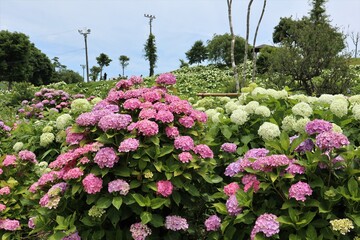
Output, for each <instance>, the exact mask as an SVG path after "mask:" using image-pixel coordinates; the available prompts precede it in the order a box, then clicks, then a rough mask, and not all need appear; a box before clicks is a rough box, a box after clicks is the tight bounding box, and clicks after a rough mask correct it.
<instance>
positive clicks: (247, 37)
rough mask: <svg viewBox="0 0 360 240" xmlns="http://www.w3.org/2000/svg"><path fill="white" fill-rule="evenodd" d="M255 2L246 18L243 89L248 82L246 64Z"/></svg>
mask: <svg viewBox="0 0 360 240" xmlns="http://www.w3.org/2000/svg"><path fill="white" fill-rule="evenodd" d="M253 1H254V0H250V2H249V5H248V9H247V16H246V38H245V52H244V67H243V82H242V84H241V85H242V87H244V86H245V82H246V62H247V58H248V54H247V52H248V47H249V46H248V41H249V31H250V30H249V29H250V12H251V4H252V3H253Z"/></svg>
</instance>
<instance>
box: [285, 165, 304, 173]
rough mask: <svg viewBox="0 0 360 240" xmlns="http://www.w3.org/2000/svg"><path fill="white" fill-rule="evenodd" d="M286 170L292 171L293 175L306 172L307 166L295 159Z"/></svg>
mask: <svg viewBox="0 0 360 240" xmlns="http://www.w3.org/2000/svg"><path fill="white" fill-rule="evenodd" d="M285 172H287V173H290V174H292V175H294V176H295V175H296V174H304V173H305V167H303V166H301V165H299V164H296V162H295V161H291V162H290V164H289V166H288V167H287V168H286V169H285Z"/></svg>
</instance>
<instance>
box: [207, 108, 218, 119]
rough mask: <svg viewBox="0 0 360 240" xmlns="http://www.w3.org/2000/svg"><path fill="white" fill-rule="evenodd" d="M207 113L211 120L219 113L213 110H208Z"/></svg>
mask: <svg viewBox="0 0 360 240" xmlns="http://www.w3.org/2000/svg"><path fill="white" fill-rule="evenodd" d="M205 113H206V115H207V116H208V118H211V117H212V116H213V115H214V114H216V113H217V111H216V110H215V109H213V108H211V109H208V110H206V111H205Z"/></svg>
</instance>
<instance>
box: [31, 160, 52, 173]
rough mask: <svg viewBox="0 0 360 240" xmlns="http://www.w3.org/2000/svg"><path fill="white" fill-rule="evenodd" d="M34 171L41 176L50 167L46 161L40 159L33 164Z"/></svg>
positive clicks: (48, 170)
mask: <svg viewBox="0 0 360 240" xmlns="http://www.w3.org/2000/svg"><path fill="white" fill-rule="evenodd" d="M34 171H35V174H36V175H37V176H39V177H41V176H42V175H43V174H44V173H48V172H50V171H51V169H50V168H48V163H47V162H45V161H41V162H39V163H37V164H35V167H34Z"/></svg>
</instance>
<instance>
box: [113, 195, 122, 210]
mask: <svg viewBox="0 0 360 240" xmlns="http://www.w3.org/2000/svg"><path fill="white" fill-rule="evenodd" d="M111 203H112V205H113V206H114V207H115V208H116V209H117V210H119V209H120V207H121V204H122V198H121V197H120V196H116V197H113V200H112V202H111Z"/></svg>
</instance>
